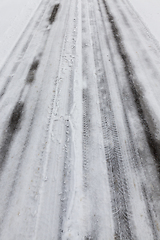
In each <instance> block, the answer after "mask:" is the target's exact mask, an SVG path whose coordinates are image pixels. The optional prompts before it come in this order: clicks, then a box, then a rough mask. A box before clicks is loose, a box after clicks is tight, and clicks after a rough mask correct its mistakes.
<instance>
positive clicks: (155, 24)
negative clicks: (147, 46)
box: [128, 0, 160, 43]
mask: <svg viewBox="0 0 160 240" xmlns="http://www.w3.org/2000/svg"><path fill="white" fill-rule="evenodd" d="M128 1H129V2H130V3H131V5H132V7H133V8H134V9H135V11H136V12H137V13H138V15H139V16H140V18H141V20H142V21H143V22H144V24H145V25H146V26H147V28H149V30H150V32H151V33H152V34H153V35H154V37H155V38H156V40H157V41H158V42H159V43H160V27H159V23H160V1H159V0H128Z"/></svg>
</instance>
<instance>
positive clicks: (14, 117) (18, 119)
mask: <svg viewBox="0 0 160 240" xmlns="http://www.w3.org/2000/svg"><path fill="white" fill-rule="evenodd" d="M67 16H68V15H67ZM48 37H49V33H48V35H47V38H46V41H45V42H44V43H43V46H42V48H43V50H42V52H44V50H45V46H46V42H47V40H48ZM52 45H53V43H52ZM50 47H52V46H50ZM39 52H41V51H39ZM61 54H62V53H61ZM39 56H40V58H42V54H41V53H40V54H39ZM49 57H50V54H49V56H48V59H49ZM38 66H39V60H35V61H33V64H32V65H31V67H30V70H29V72H28V77H27V78H26V84H25V86H24V88H23V90H22V91H21V93H20V97H19V100H18V102H17V104H16V105H15V107H14V109H13V111H12V114H11V117H10V122H9V124H8V129H9V131H8V133H7V135H6V137H5V139H4V142H3V143H4V144H3V148H2V150H1V151H0V153H1V154H2V155H1V158H3V156H5V158H6V157H7V154H8V152H9V148H10V145H11V143H12V141H13V138H14V135H15V133H17V132H18V130H19V125H20V124H21V125H22V123H23V122H22V119H23V120H24V116H23V115H22V113H23V111H24V106H25V105H26V104H27V98H28V96H29V94H30V88H31V86H32V85H31V83H32V81H27V80H28V79H30V78H32V79H33V75H34V77H35V74H36V71H37V69H38ZM44 81H45V79H44V78H43V79H42V81H41V83H40V89H41V90H40V91H39V94H38V96H37V100H36V103H35V108H34V110H33V111H32V116H31V119H30V124H29V126H28V129H27V134H26V137H25V140H24V145H23V148H22V151H21V154H20V157H19V159H18V164H17V167H16V170H15V174H14V177H13V180H12V184H11V186H10V190H9V191H8V193H7V199H8V200H7V201H6V203H5V206H4V208H3V214H2V217H1V226H0V235H1V231H2V223H3V222H5V219H6V217H7V214H6V211H7V209H8V207H9V205H10V203H11V199H12V198H13V196H14V190H15V188H16V186H17V182H18V177H17V176H18V175H19V173H20V171H21V167H22V165H23V161H22V160H23V159H24V154H25V151H26V150H27V147H28V143H29V141H30V137H31V132H32V130H33V129H32V128H33V123H34V121H35V116H36V112H37V109H38V104H39V98H40V95H41V91H42V85H43V83H44ZM27 82H28V83H29V87H28V86H27ZM57 84H58V81H55V85H54V87H55V88H56V86H57ZM25 88H26V91H25ZM54 99H55V94H53V99H52V100H53V102H54ZM21 100H23V102H22V101H21ZM52 110H53V109H52ZM49 120H50V118H49ZM49 123H50V121H49ZM49 123H47V126H48V124H49ZM22 127H23V126H22ZM22 127H21V128H22ZM11 133H12V135H11ZM42 149H45V147H44V146H43V147H42ZM4 151H5V153H4ZM43 153H44V150H43V151H42V155H43ZM5 158H3V162H4V160H5ZM40 160H42V159H40Z"/></svg>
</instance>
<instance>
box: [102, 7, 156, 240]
mask: <svg viewBox="0 0 160 240" xmlns="http://www.w3.org/2000/svg"><path fill="white" fill-rule="evenodd" d="M99 7H100V6H99ZM111 22H112V23H113V20H112V21H111ZM104 28H105V26H104ZM106 36H107V34H106ZM117 37H120V35H119V34H117ZM106 38H107V37H106ZM120 38H121V37H120ZM107 41H108V48H109V49H110V54H111V59H112V63H113V66H114V71H115V76H116V81H117V85H118V88H119V92H121V89H120V86H119V82H118V81H119V80H118V73H117V70H116V67H115V66H116V64H115V60H114V56H113V54H112V51H111V46H110V43H109V40H107ZM128 63H129V64H130V61H129V58H128ZM130 74H131V73H130ZM126 78H127V76H126ZM127 79H128V78H127ZM130 94H131V93H130ZM120 95H121V94H120ZM121 102H122V105H123V111H124V116H125V121H126V127H127V132H128V139H129V142H130V143H129V148H130V153H131V154H132V155H133V160H134V161H133V160H132V164H133V166H134V171H135V172H136V174H138V175H137V177H138V178H139V175H143V177H142V176H141V177H140V181H141V183H140V188H141V191H142V194H143V199H144V202H145V205H146V209H147V215H148V219H149V221H150V224H151V225H150V226H151V229H152V233H153V236H154V239H158V237H157V236H158V235H157V229H156V227H155V218H154V214H153V212H152V210H151V209H154V206H153V205H152V204H151V201H149V200H148V199H149V198H148V197H146V196H149V193H148V190H147V187H146V186H145V184H144V181H146V176H144V173H143V174H142V173H140V172H143V171H144V166H143V165H144V164H143V162H142V160H140V157H141V156H139V153H138V152H137V150H136V146H135V143H134V138H133V135H132V131H131V128H130V124H129V119H128V116H127V115H128V114H127V110H126V109H127V107H126V104H125V102H124V99H123V96H122V95H121ZM137 168H138V172H137V170H136V169H137ZM148 188H149V187H148ZM144 192H145V194H144ZM151 192H152V191H151ZM148 213H150V214H148Z"/></svg>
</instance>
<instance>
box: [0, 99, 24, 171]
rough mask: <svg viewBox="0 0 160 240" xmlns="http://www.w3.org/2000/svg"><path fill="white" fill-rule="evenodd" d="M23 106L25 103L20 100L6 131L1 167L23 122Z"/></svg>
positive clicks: (1, 154)
mask: <svg viewBox="0 0 160 240" xmlns="http://www.w3.org/2000/svg"><path fill="white" fill-rule="evenodd" d="M23 108H24V103H22V102H18V103H17V104H16V106H15V108H14V109H13V112H12V114H11V117H10V120H9V123H8V127H7V129H6V132H5V137H4V140H3V142H2V145H1V148H0V168H2V167H3V164H4V162H5V159H6V156H7V154H8V151H9V148H10V145H11V142H12V140H13V137H14V135H15V133H16V131H17V130H18V128H19V125H20V123H21V119H22V112H23Z"/></svg>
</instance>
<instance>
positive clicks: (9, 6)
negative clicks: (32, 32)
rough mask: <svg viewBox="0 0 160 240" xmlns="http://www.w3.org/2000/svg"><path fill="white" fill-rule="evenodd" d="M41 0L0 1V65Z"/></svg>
mask: <svg viewBox="0 0 160 240" xmlns="http://www.w3.org/2000/svg"><path fill="white" fill-rule="evenodd" d="M40 2H41V0H23V1H22V0H1V1H0V67H1V66H2V65H3V64H4V62H5V60H6V59H7V57H8V55H9V54H10V52H11V51H12V49H13V47H14V46H15V44H16V42H17V41H18V39H19V37H20V36H21V34H22V32H23V30H24V29H25V27H26V26H27V24H28V22H29V20H30V19H31V17H32V16H33V14H34V12H35V10H36V8H37V7H38V5H39V3H40Z"/></svg>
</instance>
